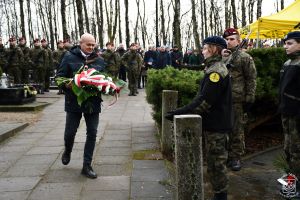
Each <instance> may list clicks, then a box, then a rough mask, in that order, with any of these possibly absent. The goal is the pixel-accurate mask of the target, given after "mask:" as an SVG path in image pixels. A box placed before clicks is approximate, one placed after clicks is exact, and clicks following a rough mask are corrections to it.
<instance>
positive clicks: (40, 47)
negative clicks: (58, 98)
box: [0, 37, 71, 93]
mask: <svg viewBox="0 0 300 200" xmlns="http://www.w3.org/2000/svg"><path fill="white" fill-rule="evenodd" d="M8 42H9V47H8V48H5V47H4V44H3V42H2V39H1V38H0V67H1V68H2V70H3V72H4V73H6V74H8V75H9V76H11V77H13V79H14V83H15V84H28V83H35V84H40V85H41V88H42V90H41V93H43V92H44V91H46V92H47V91H49V86H50V77H52V76H54V72H55V70H56V69H57V67H58V64H59V63H60V61H61V58H62V56H63V54H64V53H65V52H66V51H67V49H69V48H70V47H71V44H70V43H69V41H68V40H65V41H58V43H57V50H55V51H52V50H51V49H50V48H49V46H48V42H47V40H46V39H41V40H40V39H34V40H33V47H32V48H29V47H28V46H26V39H25V38H24V37H20V38H18V44H17V38H16V37H10V38H9V40H8Z"/></svg>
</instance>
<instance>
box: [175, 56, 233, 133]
mask: <svg viewBox="0 0 300 200" xmlns="http://www.w3.org/2000/svg"><path fill="white" fill-rule="evenodd" d="M220 60H221V58H220V57H213V58H209V59H208V60H207V61H206V66H207V67H206V71H205V75H204V78H203V80H202V81H201V84H200V87H199V92H198V94H197V96H196V97H195V98H194V99H193V101H192V102H191V103H190V104H188V105H186V106H184V107H182V108H179V109H177V110H175V111H174V114H175V115H181V114H188V113H196V114H200V115H201V117H202V122H203V123H202V124H203V130H205V131H211V132H221V133H222V132H223V133H226V132H229V131H231V130H232V126H233V114H232V97H231V93H232V92H231V78H230V75H229V73H228V71H227V68H226V66H225V64H224V63H222V62H220Z"/></svg>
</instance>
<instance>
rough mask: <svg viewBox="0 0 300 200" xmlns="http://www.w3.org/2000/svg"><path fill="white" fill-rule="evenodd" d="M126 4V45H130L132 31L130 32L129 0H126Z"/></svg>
mask: <svg viewBox="0 0 300 200" xmlns="http://www.w3.org/2000/svg"><path fill="white" fill-rule="evenodd" d="M124 4H125V29H126V46H127V48H128V47H129V43H130V32H129V17H128V0H124Z"/></svg>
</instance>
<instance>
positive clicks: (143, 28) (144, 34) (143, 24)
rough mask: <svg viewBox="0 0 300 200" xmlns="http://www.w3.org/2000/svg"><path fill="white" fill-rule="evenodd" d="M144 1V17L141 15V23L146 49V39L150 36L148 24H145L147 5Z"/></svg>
mask: <svg viewBox="0 0 300 200" xmlns="http://www.w3.org/2000/svg"><path fill="white" fill-rule="evenodd" d="M142 1H143V11H144V13H143V17H142V16H141V15H140V22H141V31H142V41H143V48H144V49H145V48H146V37H147V36H148V34H147V27H146V23H145V19H146V5H145V0H142Z"/></svg>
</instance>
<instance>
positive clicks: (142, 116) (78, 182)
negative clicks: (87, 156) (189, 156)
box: [0, 90, 173, 200]
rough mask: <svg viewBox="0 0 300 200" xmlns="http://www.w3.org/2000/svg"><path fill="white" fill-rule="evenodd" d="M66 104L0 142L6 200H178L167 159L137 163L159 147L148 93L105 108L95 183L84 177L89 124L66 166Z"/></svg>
mask: <svg viewBox="0 0 300 200" xmlns="http://www.w3.org/2000/svg"><path fill="white" fill-rule="evenodd" d="M108 102H109V99H108V100H106V101H105V103H104V104H106V105H107V103H108ZM63 104H64V98H62V97H61V98H60V99H59V100H58V101H56V102H55V103H53V104H52V105H50V106H48V107H46V108H45V109H44V110H43V111H42V112H43V116H42V118H41V119H40V120H39V121H38V122H36V123H35V124H33V125H31V126H28V127H27V128H25V129H24V130H22V131H21V132H20V133H18V134H17V135H15V136H14V137H12V138H9V139H8V140H6V141H5V142H3V143H1V144H0V199H1V200H2V199H3V200H9V199H11V200H41V199H42V200H53V199H59V200H93V199H95V200H128V199H130V200H139V199H145V200H151V199H152V200H154V199H173V197H172V192H171V191H170V190H169V189H168V188H166V187H165V186H164V185H162V184H160V181H165V180H166V179H168V173H167V171H166V169H165V165H164V161H163V160H133V156H132V155H133V154H134V153H137V152H139V151H141V150H153V149H158V143H157V139H156V138H155V134H156V128H155V124H154V121H153V120H152V117H151V112H152V111H151V108H150V106H149V105H148V104H147V103H146V101H145V93H144V91H143V90H141V92H140V94H139V95H138V96H136V97H128V96H127V95H125V94H124V95H121V97H120V98H119V101H118V102H117V103H116V104H115V105H113V106H112V107H107V106H105V105H104V108H103V112H102V113H101V115H100V124H99V131H98V140H97V145H96V149H95V154H94V162H93V166H94V170H95V171H96V172H97V174H98V176H99V177H98V178H97V179H95V180H90V179H87V178H85V177H84V176H82V175H81V174H80V171H81V168H82V162H83V148H84V142H85V127H86V126H85V123H84V121H82V122H81V124H80V127H79V129H78V133H77V136H76V139H75V144H74V149H73V152H72V159H71V162H70V163H69V165H67V166H64V165H62V164H61V154H62V152H63V149H64V147H63V132H64V125H65V112H64V109H63Z"/></svg>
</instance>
